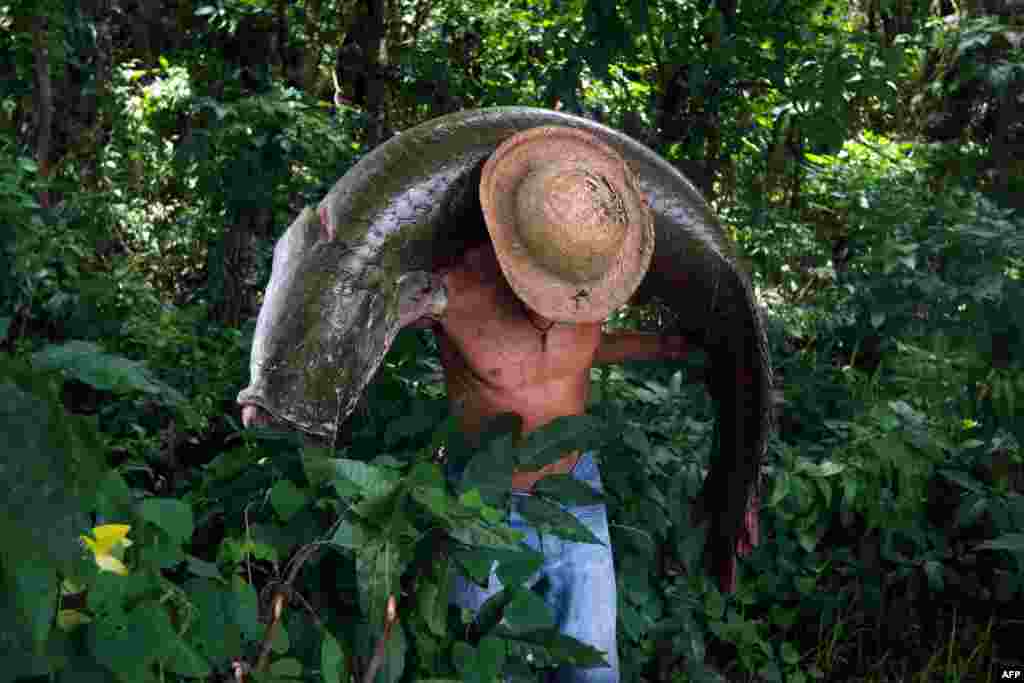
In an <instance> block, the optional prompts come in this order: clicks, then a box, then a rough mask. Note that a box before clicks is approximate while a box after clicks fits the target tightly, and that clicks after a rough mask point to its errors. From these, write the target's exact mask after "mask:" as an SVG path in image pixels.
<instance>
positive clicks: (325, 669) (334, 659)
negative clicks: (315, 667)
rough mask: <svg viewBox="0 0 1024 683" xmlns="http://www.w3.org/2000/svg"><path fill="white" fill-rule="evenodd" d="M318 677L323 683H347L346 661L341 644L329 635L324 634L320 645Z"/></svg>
mask: <svg viewBox="0 0 1024 683" xmlns="http://www.w3.org/2000/svg"><path fill="white" fill-rule="evenodd" d="M320 675H321V676H322V677H323V679H324V683H348V679H349V671H348V660H347V659H346V657H345V652H344V650H342V648H341V643H339V642H338V639H337V638H335V637H334V636H333V635H331V634H330V633H327V632H324V640H323V642H322V643H321V644H320Z"/></svg>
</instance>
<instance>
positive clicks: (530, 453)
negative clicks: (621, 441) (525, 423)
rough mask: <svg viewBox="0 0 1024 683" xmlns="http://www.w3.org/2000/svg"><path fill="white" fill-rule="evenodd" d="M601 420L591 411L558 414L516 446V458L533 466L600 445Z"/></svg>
mask: <svg viewBox="0 0 1024 683" xmlns="http://www.w3.org/2000/svg"><path fill="white" fill-rule="evenodd" d="M603 439H604V424H603V423H602V422H601V421H600V420H599V419H598V418H596V417H594V416H592V415H566V416H562V417H558V418H556V419H554V420H552V421H551V422H549V423H548V424H546V425H544V426H543V427H541V428H540V429H537V430H535V431H533V432H531V433H530V434H529V435H528V436H527V437H526V440H525V443H524V444H523V445H522V447H520V448H519V449H518V451H517V452H516V456H517V458H518V460H519V462H520V463H521V464H522V465H524V466H528V467H530V468H532V469H540V468H541V467H544V466H545V465H550V464H551V463H554V462H557V461H558V460H559V459H561V458H562V457H564V456H565V454H566V453H568V452H570V451H574V450H580V451H588V450H592V449H594V448H596V447H597V446H599V445H601V443H602V441H603Z"/></svg>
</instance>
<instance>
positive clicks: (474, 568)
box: [454, 548, 496, 586]
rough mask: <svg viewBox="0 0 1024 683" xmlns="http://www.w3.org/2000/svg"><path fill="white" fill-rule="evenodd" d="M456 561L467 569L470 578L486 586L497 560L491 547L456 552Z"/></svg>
mask: <svg viewBox="0 0 1024 683" xmlns="http://www.w3.org/2000/svg"><path fill="white" fill-rule="evenodd" d="M454 557H455V561H456V562H458V563H459V565H460V566H461V567H462V568H463V569H464V570H466V574H467V575H468V577H469V579H471V580H472V581H473V582H474V583H476V584H477V585H480V586H486V585H487V580H488V578H489V577H490V575H491V567H493V566H494V563H495V562H496V560H495V558H494V556H493V554H492V552H491V551H490V549H489V548H476V549H474V550H464V551H460V552H457V553H455V555H454Z"/></svg>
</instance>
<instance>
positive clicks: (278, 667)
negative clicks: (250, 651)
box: [269, 657, 302, 678]
mask: <svg viewBox="0 0 1024 683" xmlns="http://www.w3.org/2000/svg"><path fill="white" fill-rule="evenodd" d="M269 673H270V675H271V676H275V677H277V678H301V677H302V662H300V661H299V660H297V659H295V658H294V657H286V658H284V659H279V660H277V661H276V662H274V663H273V664H271V665H270V670H269Z"/></svg>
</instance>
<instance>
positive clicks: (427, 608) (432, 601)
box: [416, 581, 448, 638]
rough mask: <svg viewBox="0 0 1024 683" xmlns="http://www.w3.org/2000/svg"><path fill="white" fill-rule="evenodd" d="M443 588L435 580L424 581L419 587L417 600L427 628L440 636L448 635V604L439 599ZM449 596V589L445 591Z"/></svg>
mask: <svg viewBox="0 0 1024 683" xmlns="http://www.w3.org/2000/svg"><path fill="white" fill-rule="evenodd" d="M440 594H441V588H440V586H438V585H437V584H436V583H434V582H433V581H423V582H421V583H420V584H419V586H418V587H417V592H416V600H417V602H418V603H419V612H420V616H422V617H423V621H424V622H425V623H426V624H427V628H428V629H430V632H431V633H433V634H434V635H435V636H437V637H438V638H444V637H445V635H447V632H448V631H447V619H446V617H447V615H448V605H447V604H444V605H442V604H441V602H440V600H439V599H438V597H439V595H440ZM445 597H447V591H445Z"/></svg>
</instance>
